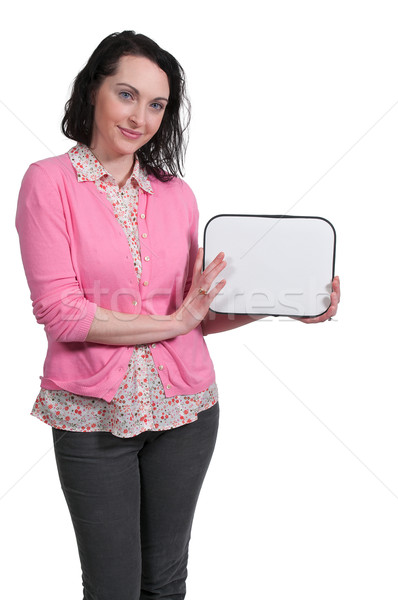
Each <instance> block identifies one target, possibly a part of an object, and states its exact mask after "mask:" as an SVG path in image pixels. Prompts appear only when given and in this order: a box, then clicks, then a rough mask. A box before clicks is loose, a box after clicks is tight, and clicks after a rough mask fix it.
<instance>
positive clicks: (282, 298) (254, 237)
mask: <svg viewBox="0 0 398 600" xmlns="http://www.w3.org/2000/svg"><path fill="white" fill-rule="evenodd" d="M203 248H204V267H203V268H205V267H207V265H208V264H209V263H210V262H211V261H212V260H213V259H214V258H215V257H216V256H217V254H218V253H219V252H221V251H223V252H224V253H225V260H226V261H227V266H226V268H225V269H224V270H223V271H222V272H221V273H220V275H219V277H218V278H217V279H216V281H215V282H213V284H212V286H211V287H212V288H213V287H214V286H215V285H216V283H217V282H218V281H220V280H221V279H224V278H225V279H226V284H225V286H224V288H223V289H222V290H221V292H220V293H219V294H218V295H217V296H216V298H215V299H214V300H213V302H212V304H211V306H210V309H211V310H213V311H214V312H217V313H223V314H248V315H250V314H251V315H260V314H264V315H272V316H281V315H284V316H289V317H314V316H318V315H321V314H322V313H324V312H326V311H327V309H328V308H329V306H330V293H331V291H332V279H333V277H334V262H335V248H336V232H335V230H334V227H333V225H332V224H331V223H330V222H329V221H327V220H326V219H323V218H322V217H293V216H286V215H234V214H232V215H231V214H223V215H217V216H215V217H213V218H212V219H210V221H209V222H208V223H207V225H206V227H205V230H204V243H203Z"/></svg>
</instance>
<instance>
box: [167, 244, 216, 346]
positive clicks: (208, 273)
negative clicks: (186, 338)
mask: <svg viewBox="0 0 398 600" xmlns="http://www.w3.org/2000/svg"><path fill="white" fill-rule="evenodd" d="M223 258H224V252H220V254H218V255H217V256H216V258H215V259H214V260H213V261H212V262H211V263H210V264H209V265H208V266H207V267H206V268H205V270H204V271H203V273H202V264H203V248H199V250H198V253H197V255H196V260H195V264H194V267H193V274H192V284H191V287H190V288H189V292H188V294H187V295H186V297H185V299H184V301H183V303H182V304H181V306H180V307H179V308H178V309H177V310H176V311H175V313H173V314H172V317H173V318H174V319H175V320H176V321H177V322H178V323H179V324H180V326H181V334H182V335H184V334H186V333H188V332H189V331H191V330H192V329H195V327H197V326H198V325H199V323H200V322H201V321H202V320H203V319H204V318H205V316H206V315H207V313H208V311H209V307H210V304H211V303H212V302H213V300H214V298H215V297H216V296H217V294H218V293H219V292H220V291H221V290H222V288H223V287H224V285H225V283H226V281H225V279H222V280H221V281H220V282H219V283H217V285H216V286H214V288H213V289H212V290H211V291H210V292H209V293H208V294H207V293H206V294H204V293H203V292H202V293H200V290H204V291H206V292H208V290H209V289H210V287H211V285H212V283H213V281H214V280H215V278H216V277H217V275H219V273H221V271H222V270H223V269H225V267H226V264H227V263H226V262H225V260H223Z"/></svg>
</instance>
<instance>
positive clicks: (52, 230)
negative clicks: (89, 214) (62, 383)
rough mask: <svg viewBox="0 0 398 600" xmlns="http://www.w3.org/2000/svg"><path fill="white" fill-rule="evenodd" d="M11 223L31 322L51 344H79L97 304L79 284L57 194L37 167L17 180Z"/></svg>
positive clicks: (40, 168)
mask: <svg viewBox="0 0 398 600" xmlns="http://www.w3.org/2000/svg"><path fill="white" fill-rule="evenodd" d="M15 225H16V228H17V231H18V234H19V242H20V248H21V255H22V261H23V265H24V269H25V274H26V278H27V281H28V286H29V289H30V292H31V294H30V297H31V300H32V306H33V313H34V315H35V317H36V320H37V322H38V323H40V324H42V325H44V329H45V331H46V334H47V336H48V337H49V338H52V339H55V340H56V341H59V342H82V341H84V339H85V337H86V335H87V332H88V330H89V327H90V325H91V322H92V320H93V318H94V314H95V311H96V308H97V305H96V304H95V302H90V301H89V300H88V299H87V298H85V296H84V294H83V291H82V290H81V288H80V286H79V283H78V280H77V277H76V274H75V271H74V268H73V265H72V260H71V253H70V240H69V234H68V230H67V226H66V221H65V215H64V211H63V205H62V200H61V196H60V192H59V190H58V188H57V186H56V184H55V183H54V182H53V181H52V179H51V178H50V176H49V175H48V173H47V171H46V170H45V169H44V168H43V167H42V166H41V165H39V164H36V163H33V164H31V165H30V166H29V168H28V170H27V171H26V173H25V175H24V177H23V179H22V183H21V188H20V191H19V196H18V206H17V214H16V220H15Z"/></svg>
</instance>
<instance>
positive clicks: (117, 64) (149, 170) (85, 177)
mask: <svg viewBox="0 0 398 600" xmlns="http://www.w3.org/2000/svg"><path fill="white" fill-rule="evenodd" d="M184 107H185V115H186V118H187V120H188V121H189V102H188V100H187V98H186V95H185V84H184V72H183V70H182V68H181V66H180V65H179V63H178V62H177V61H176V60H175V59H174V58H173V57H172V56H171V55H170V54H169V53H168V52H166V51H164V50H163V49H161V48H160V47H159V46H158V45H157V44H156V43H155V42H153V41H152V40H150V39H149V38H147V37H146V36H143V35H141V34H135V32H133V31H124V32H122V33H115V34H111V35H110V36H108V37H107V38H105V39H104V40H103V41H102V42H101V43H100V44H99V46H98V47H97V49H96V50H95V51H94V53H93V54H92V56H91V57H90V59H89V61H88V62H87V64H86V66H85V67H84V68H83V69H82V71H81V72H80V73H79V74H78V76H77V77H76V79H75V82H74V86H73V90H72V95H71V98H70V100H69V101H68V102H67V103H66V105H65V116H64V118H63V121H62V131H63V133H64V134H65V135H66V136H67V137H68V138H70V139H73V140H75V141H76V142H77V143H76V145H75V146H74V147H72V148H71V149H70V150H69V151H68V152H67V153H65V154H62V155H59V156H55V157H51V158H47V159H44V160H40V161H38V162H36V163H33V164H32V165H30V166H29V168H28V170H27V172H26V174H25V176H24V178H23V181H22V184H21V190H20V195H19V201H18V210H17V218H16V225H17V229H18V233H19V236H20V244H21V253H22V258H23V262H24V267H25V272H26V276H27V279H28V283H29V286H30V290H31V298H32V303H33V311H34V314H35V316H36V319H37V321H38V322H39V323H42V324H43V325H44V327H45V331H46V334H47V338H48V352H47V356H46V360H45V364H44V369H43V377H42V383H41V390H40V393H39V395H38V397H37V399H36V402H35V404H34V407H33V409H32V415H34V416H36V417H38V418H39V419H41V420H42V421H43V422H45V423H47V424H49V425H50V426H51V427H52V433H53V440H54V451H55V457H56V461H57V467H58V472H59V477H60V482H61V486H62V489H63V492H64V495H65V499H66V501H67V504H68V507H69V510H70V514H71V519H72V522H73V526H74V529H75V534H76V539H77V544H78V550H79V555H80V561H81V567H82V580H83V589H84V598H85V599H90V600H94V599H95V600H100V599H101V600H105V599H107V600H124V599H126V600H127V599H128V600H139V599H140V600H146V599H149V598H158V599H162V598H173V599H175V600H176V599H182V598H184V597H185V592H186V576H187V560H188V545H189V539H190V534H191V527H192V520H193V515H194V511H195V507H196V503H197V499H198V496H199V492H200V489H201V486H202V483H203V479H204V477H205V474H206V471H207V468H208V466H209V463H210V460H211V456H212V453H213V450H214V445H215V441H216V436H217V428H218V418H219V405H218V396H217V385H216V382H215V374H214V369H213V364H212V361H211V358H210V356H209V353H208V350H207V347H206V344H205V341H204V338H203V336H204V335H206V334H208V333H215V332H217V331H225V330H227V329H231V328H234V327H238V326H240V325H244V324H246V323H249V322H252V321H253V317H246V316H236V317H235V318H234V320H231V319H229V318H228V317H227V316H225V317H224V316H222V315H217V316H216V318H212V319H211V320H210V319H209V312H208V311H209V306H210V304H211V302H212V300H213V299H214V297H215V296H216V295H217V294H218V293H219V292H220V291H221V289H222V288H223V286H224V285H225V280H221V281H218V282H217V283H216V285H215V286H214V287H213V288H212V289H211V291H209V292H208V290H210V288H211V286H212V284H213V282H215V280H216V279H217V278H218V276H219V275H220V274H221V272H222V270H223V269H224V268H225V265H226V263H225V261H224V260H223V258H224V255H223V253H220V254H219V255H218V256H217V257H215V258H214V260H213V261H212V262H211V263H210V264H209V265H208V267H207V268H206V269H205V270H204V271H203V272H201V267H202V263H203V249H202V248H199V249H198V209H197V205H196V201H195V198H194V196H193V194H192V192H191V190H190V188H189V187H188V186H187V184H186V183H184V182H183V181H182V180H181V179H180V178H179V177H178V175H181V174H182V173H181V170H182V165H183V157H184V151H185V145H184V136H183V134H184V124H183V122H182V115H183V113H184ZM333 290H334V291H333V293H332V295H331V307H330V309H329V311H328V312H327V313H325V315H323V316H322V318H318V319H316V320H313V321H318V320H325V319H327V318H329V317H331V316H332V315H334V314H335V313H336V310H337V302H338V294H339V291H338V280H337V279H335V280H334V282H333ZM258 318H260V317H258ZM307 321H308V320H307Z"/></svg>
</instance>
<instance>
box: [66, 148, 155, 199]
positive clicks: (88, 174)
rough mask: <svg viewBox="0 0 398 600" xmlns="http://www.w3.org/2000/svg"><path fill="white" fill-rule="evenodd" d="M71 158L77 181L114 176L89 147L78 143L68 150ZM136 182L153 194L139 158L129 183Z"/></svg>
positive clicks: (136, 160) (136, 159)
mask: <svg viewBox="0 0 398 600" xmlns="http://www.w3.org/2000/svg"><path fill="white" fill-rule="evenodd" d="M68 155H69V158H70V160H71V162H72V165H73V166H74V168H75V170H76V173H77V180H78V181H79V182H80V181H97V179H101V178H102V177H107V176H109V177H112V178H113V176H112V175H111V174H110V173H109V172H108V171H107V170H106V169H105V167H104V166H103V165H102V164H101V163H100V162H99V160H98V159H97V158H96V157H95V156H94V154H93V152H92V151H91V150H90V148H89V147H88V146H86V145H85V144H82V143H81V142H77V144H76V146H73V148H70V150H68ZM133 180H135V181H136V182H137V183H138V185H139V186H140V187H141V188H142V189H143V190H144V191H145V192H148V193H149V194H153V190H152V186H151V183H150V181H149V178H148V174H147V172H146V170H145V169H144V168H143V167H141V165H140V163H139V160H138V157H137V156H136V158H135V162H134V168H133V172H132V174H131V175H130V177H129V178H128V180H127V181H130V183H133ZM126 183H127V182H126Z"/></svg>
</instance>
